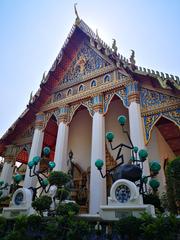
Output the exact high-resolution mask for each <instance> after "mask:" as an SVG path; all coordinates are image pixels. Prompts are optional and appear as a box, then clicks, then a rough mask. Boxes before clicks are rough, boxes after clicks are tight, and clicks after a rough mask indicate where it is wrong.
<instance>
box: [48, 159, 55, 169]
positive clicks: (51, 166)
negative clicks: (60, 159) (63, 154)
mask: <svg viewBox="0 0 180 240" xmlns="http://www.w3.org/2000/svg"><path fill="white" fill-rule="evenodd" d="M48 165H49V168H50V169H53V168H55V166H56V164H55V162H52V161H50V162H49V163H48Z"/></svg>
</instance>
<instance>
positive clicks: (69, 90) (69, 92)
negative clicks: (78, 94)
mask: <svg viewBox="0 0 180 240" xmlns="http://www.w3.org/2000/svg"><path fill="white" fill-rule="evenodd" d="M70 95H72V88H70V89H68V91H67V96H70Z"/></svg>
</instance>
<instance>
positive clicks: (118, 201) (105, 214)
mask: <svg viewBox="0 0 180 240" xmlns="http://www.w3.org/2000/svg"><path fill="white" fill-rule="evenodd" d="M144 212H147V213H149V214H150V215H152V216H155V210H154V206H152V205H145V204H143V201H142V196H141V195H140V194H139V191H138V188H137V187H136V185H135V184H134V183H133V182H131V181H129V180H126V179H119V180H117V181H116V182H114V183H113V185H112V187H111V191H110V197H109V198H108V205H101V206H100V217H101V218H102V219H103V220H110V221H114V220H119V219H121V218H124V217H128V216H134V217H140V216H141V214H142V213H144Z"/></svg>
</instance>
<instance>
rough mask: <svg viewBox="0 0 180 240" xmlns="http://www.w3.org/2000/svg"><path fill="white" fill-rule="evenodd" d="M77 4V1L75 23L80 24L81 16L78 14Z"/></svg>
mask: <svg viewBox="0 0 180 240" xmlns="http://www.w3.org/2000/svg"><path fill="white" fill-rule="evenodd" d="M76 5H77V3H75V4H74V12H75V15H76V21H75V24H79V22H80V18H79V15H78V11H77V8H76Z"/></svg>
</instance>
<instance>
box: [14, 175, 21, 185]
mask: <svg viewBox="0 0 180 240" xmlns="http://www.w3.org/2000/svg"><path fill="white" fill-rule="evenodd" d="M22 179H23V178H22V176H21V174H16V175H15V176H14V181H15V182H16V183H19V182H20V181H21V180H22Z"/></svg>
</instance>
